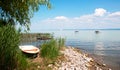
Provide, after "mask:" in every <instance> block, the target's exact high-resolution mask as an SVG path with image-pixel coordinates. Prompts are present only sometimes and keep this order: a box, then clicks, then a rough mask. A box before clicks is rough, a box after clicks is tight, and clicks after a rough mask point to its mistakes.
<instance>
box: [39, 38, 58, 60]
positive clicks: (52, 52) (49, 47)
mask: <svg viewBox="0 0 120 70" xmlns="http://www.w3.org/2000/svg"><path fill="white" fill-rule="evenodd" d="M58 54H59V47H58V46H57V40H55V39H52V40H50V41H49V42H46V43H44V44H42V45H41V56H42V57H46V58H49V59H53V58H56V57H57V56H58Z"/></svg>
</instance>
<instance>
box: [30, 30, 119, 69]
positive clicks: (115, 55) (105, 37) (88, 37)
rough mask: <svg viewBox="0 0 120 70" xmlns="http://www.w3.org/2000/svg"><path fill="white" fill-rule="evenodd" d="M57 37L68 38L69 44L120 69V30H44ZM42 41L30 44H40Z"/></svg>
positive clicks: (67, 42) (113, 67)
mask: <svg viewBox="0 0 120 70" xmlns="http://www.w3.org/2000/svg"><path fill="white" fill-rule="evenodd" d="M40 32H42V33H46V32H47V33H51V34H53V35H54V37H55V38H57V37H63V38H65V39H66V45H67V46H73V47H77V48H80V49H82V50H84V51H86V52H89V53H90V54H92V55H94V56H97V57H98V58H100V59H101V60H102V62H103V63H105V64H107V65H108V66H109V67H110V68H112V69H113V70H120V59H119V58H120V37H119V36H120V30H99V33H96V32H95V30H77V31H76V30H49V31H48V30H44V31H40ZM40 43H41V41H38V42H33V43H29V44H33V45H39V44H40Z"/></svg>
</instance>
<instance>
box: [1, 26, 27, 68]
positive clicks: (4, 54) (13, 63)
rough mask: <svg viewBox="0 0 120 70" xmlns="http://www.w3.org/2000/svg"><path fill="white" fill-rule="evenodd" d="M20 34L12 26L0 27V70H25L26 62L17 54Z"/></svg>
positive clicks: (19, 53)
mask: <svg viewBox="0 0 120 70" xmlns="http://www.w3.org/2000/svg"><path fill="white" fill-rule="evenodd" d="M19 35H20V33H19V32H18V31H17V30H16V29H15V27H14V26H11V25H6V26H2V27H0V53H1V54H0V70H25V69H26V67H27V61H26V59H25V57H24V56H23V55H22V54H21V52H18V50H19V49H18V45H19V43H20V38H19V37H20V36H19Z"/></svg>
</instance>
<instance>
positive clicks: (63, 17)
mask: <svg viewBox="0 0 120 70" xmlns="http://www.w3.org/2000/svg"><path fill="white" fill-rule="evenodd" d="M54 19H55V20H68V18H67V17H65V16H57V17H55V18H54Z"/></svg>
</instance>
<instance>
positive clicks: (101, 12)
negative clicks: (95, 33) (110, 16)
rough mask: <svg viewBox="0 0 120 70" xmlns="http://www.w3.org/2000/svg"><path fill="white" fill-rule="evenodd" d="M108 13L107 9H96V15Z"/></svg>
mask: <svg viewBox="0 0 120 70" xmlns="http://www.w3.org/2000/svg"><path fill="white" fill-rule="evenodd" d="M106 13H107V11H106V10H105V9H103V8H97V9H95V13H94V15H95V16H104V14H106Z"/></svg>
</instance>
